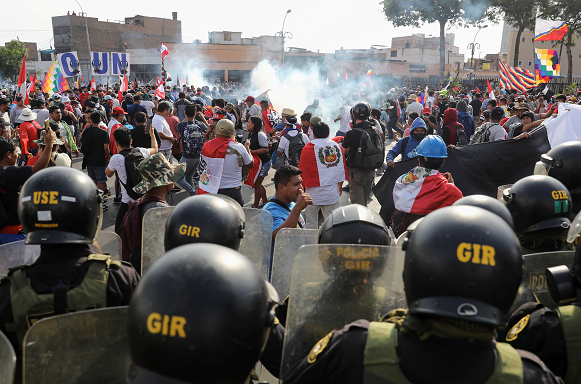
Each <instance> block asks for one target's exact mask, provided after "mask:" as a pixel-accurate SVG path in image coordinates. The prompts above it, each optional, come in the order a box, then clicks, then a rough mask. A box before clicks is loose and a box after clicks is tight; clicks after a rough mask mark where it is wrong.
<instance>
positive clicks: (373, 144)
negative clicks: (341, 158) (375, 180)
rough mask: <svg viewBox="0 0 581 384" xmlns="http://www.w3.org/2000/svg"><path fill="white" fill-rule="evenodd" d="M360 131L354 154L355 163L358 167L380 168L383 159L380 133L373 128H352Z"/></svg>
mask: <svg viewBox="0 0 581 384" xmlns="http://www.w3.org/2000/svg"><path fill="white" fill-rule="evenodd" d="M353 130H356V131H360V132H361V139H360V140H359V148H358V149H357V154H356V155H355V165H357V166H358V167H360V168H366V169H376V168H381V166H382V165H383V159H384V147H383V140H382V138H381V135H380V134H379V133H378V132H377V131H376V130H375V129H361V128H353Z"/></svg>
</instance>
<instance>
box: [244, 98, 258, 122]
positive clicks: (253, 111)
mask: <svg viewBox="0 0 581 384" xmlns="http://www.w3.org/2000/svg"><path fill="white" fill-rule="evenodd" d="M244 102H245V103H246V105H247V106H248V110H247V111H246V121H248V119H250V117H251V116H260V114H261V110H260V106H258V105H257V104H254V97H252V96H248V97H247V98H246V100H244Z"/></svg>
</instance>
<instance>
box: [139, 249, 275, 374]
mask: <svg viewBox="0 0 581 384" xmlns="http://www.w3.org/2000/svg"><path fill="white" fill-rule="evenodd" d="M277 302H278V295H277V294H276V291H275V290H274V288H272V286H271V285H270V284H269V283H267V282H265V281H264V279H263V277H262V276H261V275H260V272H259V271H258V270H257V269H256V268H255V267H254V265H253V264H252V262H251V261H250V260H248V259H247V258H245V257H244V256H243V255H241V254H240V253H238V252H236V251H234V250H232V249H230V248H226V247H223V246H221V245H216V244H206V243H199V244H187V245H184V246H181V247H178V248H175V249H172V250H171V251H169V252H167V253H166V254H165V255H164V256H163V257H162V258H160V259H159V260H157V261H156V262H155V263H154V264H153V265H152V266H151V268H150V269H149V270H148V271H147V273H146V274H145V275H144V277H143V278H142V280H141V281H140V283H139V285H138V286H137V289H136V291H135V292H134V293H133V297H132V299H131V303H130V305H129V314H128V340H129V351H130V354H131V358H132V361H133V363H134V364H133V366H132V369H131V370H130V373H129V377H128V379H129V380H128V381H129V382H131V383H134V384H136V383H140V384H141V383H150V382H164V383H166V382H167V383H176V382H185V383H226V384H230V383H232V384H241V383H243V382H244V381H245V380H246V379H247V378H248V377H249V375H250V372H251V371H252V368H254V365H255V364H256V362H257V361H258V359H259V357H260V355H261V352H262V350H263V348H264V345H265V343H266V340H267V338H268V334H269V332H270V329H271V328H272V326H273V325H274V322H275V316H274V307H275V306H276V303H277Z"/></svg>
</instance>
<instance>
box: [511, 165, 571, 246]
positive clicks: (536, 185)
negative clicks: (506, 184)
mask: <svg viewBox="0 0 581 384" xmlns="http://www.w3.org/2000/svg"><path fill="white" fill-rule="evenodd" d="M503 200H504V201H505V202H506V207H507V208H508V210H509V211H510V213H511V215H512V218H513V220H514V230H515V232H516V233H517V234H519V235H522V234H529V233H533V232H536V231H540V230H548V229H557V230H560V231H562V232H564V233H565V236H566V231H567V229H568V228H569V227H570V226H571V221H570V220H569V217H570V215H571V210H572V205H573V203H572V201H571V197H570V193H569V190H568V189H567V187H565V185H563V183H561V182H560V181H559V180H557V179H555V178H553V177H549V176H542V175H534V176H527V177H525V178H522V179H520V180H519V181H517V182H516V183H514V185H513V186H512V187H511V188H509V189H505V190H504V192H503Z"/></svg>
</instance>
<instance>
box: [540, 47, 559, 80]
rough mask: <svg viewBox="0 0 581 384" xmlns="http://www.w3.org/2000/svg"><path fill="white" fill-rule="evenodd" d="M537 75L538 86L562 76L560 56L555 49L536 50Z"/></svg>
mask: <svg viewBox="0 0 581 384" xmlns="http://www.w3.org/2000/svg"><path fill="white" fill-rule="evenodd" d="M535 74H536V82H537V85H539V84H540V83H547V82H548V81H549V80H551V79H552V78H555V77H559V76H561V66H560V65H559V55H558V54H557V51H555V50H554V49H537V48H535Z"/></svg>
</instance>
